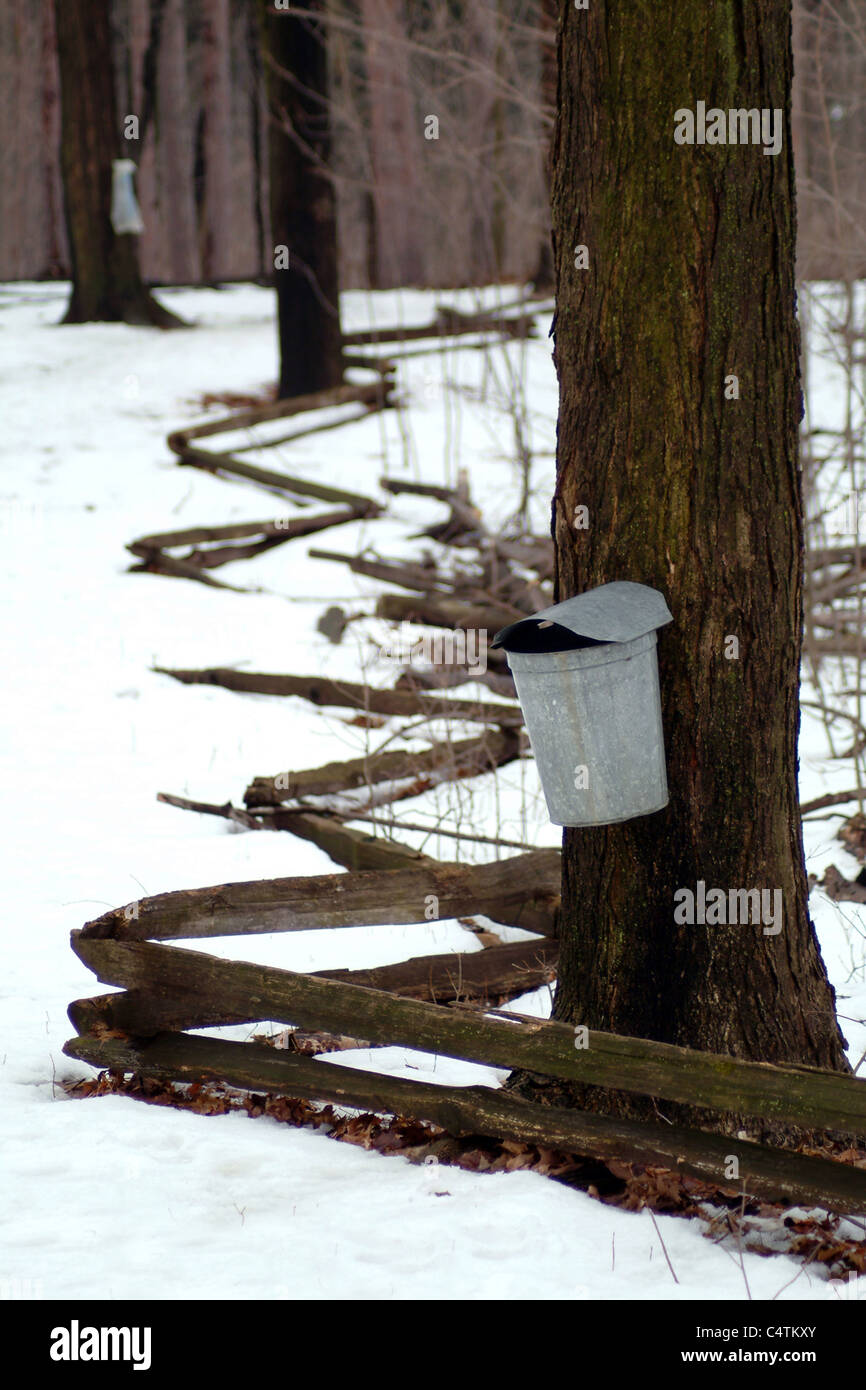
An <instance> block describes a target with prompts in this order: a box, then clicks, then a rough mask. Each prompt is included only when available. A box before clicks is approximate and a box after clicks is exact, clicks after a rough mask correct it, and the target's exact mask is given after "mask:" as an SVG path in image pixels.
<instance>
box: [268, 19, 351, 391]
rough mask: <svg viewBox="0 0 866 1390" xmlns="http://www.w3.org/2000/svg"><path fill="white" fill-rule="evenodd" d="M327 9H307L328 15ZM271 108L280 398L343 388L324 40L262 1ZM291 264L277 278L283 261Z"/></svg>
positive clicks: (307, 23)
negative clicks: (282, 254) (284, 256)
mask: <svg viewBox="0 0 866 1390" xmlns="http://www.w3.org/2000/svg"><path fill="white" fill-rule="evenodd" d="M324 4H325V0H309V4H308V6H307V8H308V9H310V10H314V11H317V12H322V11H323V8H324ZM262 11H263V34H264V48H265V70H266V82H267V89H268V107H269V132H268V134H269V139H268V152H269V159H268V163H269V171H270V208H271V241H272V244H273V247H274V248H275V254H274V260H273V262H272V264H273V266H274V279H275V284H276V290H277V315H278V324H279V341H280V384H279V394H280V398H283V397H286V396H298V395H305V394H307V393H310V392H313V391H320V390H324V389H325V388H327V387H329V386H336V385H338V384H339V382H341V381H342V379H343V363H342V334H341V331H340V307H339V289H340V286H339V272H338V260H337V209H336V198H335V195H334V187H333V183H332V181H331V179H330V176H329V173H328V170H327V163H328V160H329V157H330V149H331V133H330V113H329V109H328V67H327V52H326V48H325V33H324V30H323V28H322V26H321V25H319V24H317V23H316V22H315V20H310V19H308V18H304V17H296V16H294V15H293V14H292V13H291V11H282V10H280V11H276V10H274V9H273V7H272V6H271V5H270V4H269V3H267V0H262ZM279 247H285V248H287V250H288V255H289V264H288V267H287V268H280V260H279V252H278V251H277V250H276V248H279Z"/></svg>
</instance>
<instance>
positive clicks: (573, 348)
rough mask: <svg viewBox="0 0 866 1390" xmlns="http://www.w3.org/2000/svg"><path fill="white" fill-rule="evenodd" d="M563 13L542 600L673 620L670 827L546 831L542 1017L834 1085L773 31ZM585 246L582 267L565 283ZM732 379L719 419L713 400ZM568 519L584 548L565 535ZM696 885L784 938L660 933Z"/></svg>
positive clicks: (749, 23) (783, 15)
mask: <svg viewBox="0 0 866 1390" xmlns="http://www.w3.org/2000/svg"><path fill="white" fill-rule="evenodd" d="M561 11H562V13H561V24H560V30H559V40H558V52H559V63H560V83H559V109H558V112H557V126H556V133H555V140H554V152H553V194H552V214H553V227H554V240H555V247H556V272H557V315H556V319H555V342H556V346H555V361H556V366H557V371H558V375H559V382H560V415H559V433H558V452H557V485H556V495H555V499H554V510H553V529H554V537H555V542H556V554H557V580H556V586H557V588H556V592H557V597H558V599H560V600H561V599H565V598H567V597H569V596H570V595H572V594H575V593H578V592H581V591H583V590H585V589H588V588H591V587H593V586H595V585H598V584H603V583H606V582H609V581H611V580H618V579H628V580H637V581H640V582H643V583H647V584H651V585H654V586H655V587H656V588H658V589H660V590H661V591H662V592H663V593H664V595H665V597H666V599H667V601H668V604H669V607H670V609H671V612H672V613H673V614H674V622H673V624H672V625H671V626H669V627H667V628H664V629H662V631H661V632H660V634H659V659H660V670H661V686H662V707H663V716H664V725H665V740H666V749H667V764H668V779H669V784H670V804H669V806H668V807H667V808H666V810H664V811H662V812H659V813H657V814H655V815H652V816H647V817H643V818H640V819H636V820H632V821H629V822H626V823H624V824H619V825H612V826H608V827H597V828H590V829H571V830H567V831H566V832H565V838H564V870H563V875H564V876H563V895H562V965H561V976H560V982H559V987H558V992H557V996H556V1006H555V1015H556V1017H557V1018H559V1019H563V1020H568V1021H571V1022H574V1023H582V1024H587V1025H588V1026H589V1027H590V1028H597V1029H604V1030H609V1031H611V1032H615V1033H620V1034H631V1035H634V1036H637V1037H644V1038H652V1039H657V1040H661V1041H668V1042H672V1043H681V1044H686V1045H690V1046H693V1047H700V1048H704V1049H708V1050H712V1051H715V1052H722V1053H729V1054H731V1055H734V1056H740V1057H748V1058H753V1059H763V1060H766V1061H773V1062H783V1061H791V1062H801V1063H814V1064H818V1065H820V1066H824V1067H832V1068H845V1067H846V1066H847V1063H846V1061H845V1058H844V1053H843V1041H842V1039H841V1036H840V1034H839V1031H838V1026H837V1023H836V1020H835V1016H834V1011H833V1002H834V1001H833V992H832V990H831V988H830V986H829V985H828V982H827V979H826V975H825V971H824V967H823V962H822V960H821V956H820V952H819V948H818V943H817V940H816V937H815V932H814V929H813V927H812V924H811V922H810V920H809V917H808V911H807V885H806V873H805V867H804V858H803V846H802V836H801V826H800V818H799V814H798V797H797V734H798V725H799V710H798V675H799V659H800V641H801V624H802V612H801V610H802V555H803V511H802V499H801V492H800V472H799V466H798V457H797V425H798V421H799V419H800V415H801V412H802V404H801V393H800V379H799V368H798V326H797V320H796V311H795V291H794V243H795V229H794V171H793V161H792V154H791V135H790V92H791V65H792V60H791V36H790V11H789V7H788V6H787V5H784V4H774V5H767V4H764V3H760V0H744V3H742V4H735V3H734V0H720V3H719V4H717V5H715V6H706V5H699V4H689V5H681V6H675V7H674V8H673V9H671V8H670V7H668V6H660V5H658V4H655V3H649V0H645V3H641V4H635V5H616V6H614V5H611V4H610V3H606V0H593V4H592V5H591V6H590V7H589V9H588V10H580V11H578V10H575V8H574V6H573V5H572V3H571V0H561ZM698 101H706V104H707V107H708V108H709V107H711V106H712V105H713V104H714V103H717V104H718V106H719V107H722V108H724V109H725V111H727V110H728V109H729V108H741V107H757V108H770V109H771V110H772V109H781V112H782V113H783V131H784V134H783V140H782V147H781V152H780V153H779V154H777V155H775V156H773V155H765V154H764V153H763V150H762V147H761V145H753V144H749V145H738V144H715V145H709V144H707V145H703V146H699V145H697V144H696V145H693V146H691V145H680V144H676V143H675V142H674V112H675V111H676V110H677V109H678V108H680V107H681V106H683V105H688V106H690V107H691V109H692V110H693V111H694V109H695V106H696V103H697V102H698ZM579 244H584V245H585V246H586V247H587V248H588V252H589V268H588V269H576V268H575V247H576V246H577V245H579ZM730 374H736V375H737V376H738V378H739V399H726V395H725V392H726V377H728V376H729V375H730ZM730 389H731V390H732V389H733V388H732V387H731V388H730ZM579 505H585V506H588V507H589V514H590V526H589V529H576V528H575V526H574V524H573V523H574V520H575V508H576V507H577V506H579ZM730 636H733V637H736V638H737V639H738V643H739V655H738V658H736V659H729V658H731V656H732V653H733V651H734V645H733V644H732V643H731V642H730V641H729V640H728V639H729V637H730ZM726 648H727V651H726ZM699 880H703V881H704V882H705V884H706V887H707V889H708V890H709V888H711V887H714V888H715V887H718V888H722V889H724V890H725V891H728V890H730V889H732V888H746V889H749V888H756V887H757V888H768V889H776V888H779V889H781V891H782V900H783V904H784V923H783V927H782V930H781V932H780V934H779V935H776V936H773V935H764V934H763V931H762V927H761V925H753V926H752V925H745V926H742V925H741V926H721V925H720V926H709V925H694V926H689V925H677V923H676V922H675V920H674V908H675V900H674V894H675V891H676V890H677V889H678V888H690V889H691V890H692V891H693V892H694V891H695V889H696V884H697V882H698V881H699ZM585 1099H588V1101H589V1103H591V1104H594V1105H597V1106H599V1107H601V1106H602V1105H604V1104H605V1103H606V1102H605V1101H604V1100H603V1099H602V1098H601V1097H600V1096H599V1095H597V1094H596V1095H591V1096H589V1097H588V1098H585ZM619 1103H620V1108H625V1107H626V1106H627V1105H628V1102H627V1101H626V1100H625V1098H622V1097H621V1098H620V1102H619ZM629 1108H630V1109H631V1110H632V1112H634V1109H635V1107H634V1105H632V1106H631V1107H629ZM665 1109H666V1113H667V1111H668V1107H665ZM729 1123H733V1120H732V1118H731V1117H729Z"/></svg>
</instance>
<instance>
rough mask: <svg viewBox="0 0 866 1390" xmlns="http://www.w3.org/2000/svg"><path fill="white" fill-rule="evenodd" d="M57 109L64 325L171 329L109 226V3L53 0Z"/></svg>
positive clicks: (126, 243)
mask: <svg viewBox="0 0 866 1390" xmlns="http://www.w3.org/2000/svg"><path fill="white" fill-rule="evenodd" d="M54 13H55V22H56V26H57V51H58V57H59V61H60V88H61V99H62V111H63V136H62V143H61V165H62V170H63V186H64V193H65V200H66V222H67V227H68V231H69V247H70V254H71V257H72V295H71V298H70V301H69V307H68V308H67V311H66V318H65V320H64V322H66V323H87V322H90V321H91V320H94V319H104V320H110V321H123V322H126V323H142V324H153V325H155V326H157V327H159V328H175V327H178V326H179V325H180V320H179V319H177V318H176V316H175V315H174V314H171V313H170V312H169V311H168V310H167V309H164V308H163V306H162V305H161V304H158V303H157V301H156V300H155V299H154V298H153V297H152V295H151V294H150V292H149V290H148V289H147V286H146V285H145V283H144V281H143V280H142V278H141V274H140V272H139V268H138V256H137V249H136V244H135V240H134V238H133V236H132V235H131V234H128V233H127V234H124V235H120V236H119V235H117V233H116V232H115V231H114V228H113V227H112V224H111V217H110V208H111V184H112V161H113V160H114V159H115V158H119V157H120V156H121V155H122V154H123V153H125V152H124V151H123V150H122V148H121V146H122V143H123V142H122V136H121V133H120V129H119V123H118V119H117V102H116V99H115V89H114V74H113V64H112V55H111V35H110V29H109V7H108V0H55V6H54Z"/></svg>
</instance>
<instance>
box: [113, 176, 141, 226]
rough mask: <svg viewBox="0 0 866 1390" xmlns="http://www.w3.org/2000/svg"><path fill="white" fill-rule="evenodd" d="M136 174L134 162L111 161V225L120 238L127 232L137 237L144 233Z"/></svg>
mask: <svg viewBox="0 0 866 1390" xmlns="http://www.w3.org/2000/svg"><path fill="white" fill-rule="evenodd" d="M134 173H135V162H134V160H132V159H113V160H112V161H111V225H112V227H113V228H114V230H115V232H116V233H117V235H118V236H123V235H124V234H125V233H126V232H133V233H134V234H135V235H136V236H137V235H139V234H140V233H141V232H143V231H144V223H143V222H142V220H141V209H140V208H139V206H138V201H137V199H136V196H135V188H134V186H133V182H132V179H133V175H134Z"/></svg>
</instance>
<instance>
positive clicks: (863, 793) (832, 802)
mask: <svg viewBox="0 0 866 1390" xmlns="http://www.w3.org/2000/svg"><path fill="white" fill-rule="evenodd" d="M864 797H866V787H852V788H851V790H850V791H847V792H827V793H826V795H824V796H816V797H815V799H814V800H813V801H802V802H801V803H800V815H801V816H808V814H809V812H810V811H823V810H824V808H825V806H844V805H845V803H846V802H848V801H862V800H863V798H864Z"/></svg>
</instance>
